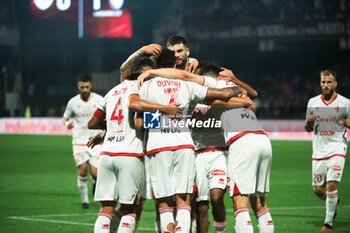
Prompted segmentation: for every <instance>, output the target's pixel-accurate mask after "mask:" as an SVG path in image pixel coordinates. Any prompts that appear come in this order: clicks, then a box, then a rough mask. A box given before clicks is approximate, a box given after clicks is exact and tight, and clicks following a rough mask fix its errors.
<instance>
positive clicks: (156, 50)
mask: <svg viewBox="0 0 350 233" xmlns="http://www.w3.org/2000/svg"><path fill="white" fill-rule="evenodd" d="M161 52H162V46H161V45H159V44H150V45H146V46H143V47H142V48H140V49H139V50H137V51H136V52H134V53H133V54H131V55H130V56H129V57H128V59H126V61H125V62H124V63H123V64H122V65H121V66H120V82H123V81H124V79H125V77H127V76H129V75H130V74H131V67H132V66H133V64H134V63H135V61H136V60H137V59H139V58H140V57H142V56H144V55H146V54H150V55H154V56H155V57H158V55H159V54H160V53H161Z"/></svg>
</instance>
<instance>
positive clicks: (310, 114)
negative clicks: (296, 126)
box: [304, 100, 318, 132]
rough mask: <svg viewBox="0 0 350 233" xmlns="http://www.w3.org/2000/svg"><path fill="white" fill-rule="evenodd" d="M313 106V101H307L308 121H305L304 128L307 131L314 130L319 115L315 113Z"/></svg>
mask: <svg viewBox="0 0 350 233" xmlns="http://www.w3.org/2000/svg"><path fill="white" fill-rule="evenodd" d="M311 106H312V104H311V102H310V100H309V102H308V103H307V108H306V121H305V124H304V129H305V130H306V131H307V132H312V131H313V130H314V126H315V121H316V119H317V118H318V116H317V115H315V114H313V112H312V108H311Z"/></svg>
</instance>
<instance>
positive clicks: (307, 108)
mask: <svg viewBox="0 0 350 233" xmlns="http://www.w3.org/2000/svg"><path fill="white" fill-rule="evenodd" d="M311 114H312V111H311V100H309V102H308V103H307V107H306V117H305V121H307V118H309V116H310V115H311Z"/></svg>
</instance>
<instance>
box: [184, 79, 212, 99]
mask: <svg viewBox="0 0 350 233" xmlns="http://www.w3.org/2000/svg"><path fill="white" fill-rule="evenodd" d="M186 85H187V86H188V88H189V90H190V98H191V100H192V101H203V100H204V99H205V98H206V97H207V93H208V87H203V86H201V85H199V84H197V83H193V82H186Z"/></svg>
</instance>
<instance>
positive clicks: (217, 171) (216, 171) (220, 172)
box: [211, 169, 226, 176]
mask: <svg viewBox="0 0 350 233" xmlns="http://www.w3.org/2000/svg"><path fill="white" fill-rule="evenodd" d="M211 174H212V175H213V176H224V175H226V172H225V171H223V170H219V169H217V170H214V171H212V172H211Z"/></svg>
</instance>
